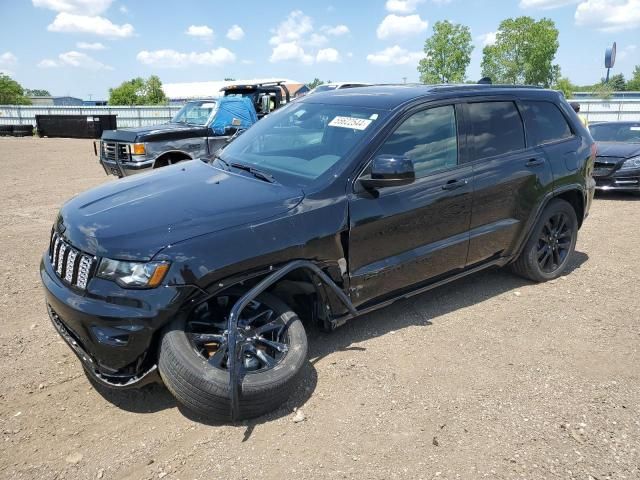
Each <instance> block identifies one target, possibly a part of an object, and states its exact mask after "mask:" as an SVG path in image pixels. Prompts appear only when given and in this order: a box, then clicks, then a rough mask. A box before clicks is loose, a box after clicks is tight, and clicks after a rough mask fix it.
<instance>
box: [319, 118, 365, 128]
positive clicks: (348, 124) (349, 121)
mask: <svg viewBox="0 0 640 480" xmlns="http://www.w3.org/2000/svg"><path fill="white" fill-rule="evenodd" d="M371 122H372V120H369V119H367V118H355V117H340V116H338V117H335V118H334V119H333V120H331V122H329V126H330V127H340V128H351V129H353V130H364V129H366V128H367V127H368V126H369V125H370V124H371Z"/></svg>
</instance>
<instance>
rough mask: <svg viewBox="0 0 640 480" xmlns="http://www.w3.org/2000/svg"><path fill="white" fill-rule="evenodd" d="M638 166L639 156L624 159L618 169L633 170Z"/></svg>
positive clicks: (639, 162)
mask: <svg viewBox="0 0 640 480" xmlns="http://www.w3.org/2000/svg"><path fill="white" fill-rule="evenodd" d="M636 168H640V156H637V157H632V158H629V159H627V160H625V161H624V163H623V164H622V166H621V167H620V170H633V169H636Z"/></svg>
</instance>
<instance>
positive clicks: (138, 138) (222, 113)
mask: <svg viewBox="0 0 640 480" xmlns="http://www.w3.org/2000/svg"><path fill="white" fill-rule="evenodd" d="M256 121H257V116H256V111H255V107H254V105H253V103H252V101H251V100H250V99H248V98H243V97H239V96H238V97H236V96H228V97H222V98H217V99H208V100H194V101H190V102H187V103H186V104H185V106H184V107H183V108H182V109H181V110H180V111H179V112H178V113H177V114H176V116H175V117H174V118H173V119H171V121H170V122H169V123H164V124H161V125H152V126H147V127H138V128H121V129H117V130H106V131H105V132H104V133H103V134H102V138H101V139H100V141H99V142H95V143H94V153H95V154H96V156H97V157H98V158H99V159H100V163H101V164H102V167H103V168H104V171H105V172H106V173H107V175H116V176H117V177H126V176H128V175H132V174H135V173H140V172H144V171H149V170H151V169H154V168H159V167H164V166H166V165H171V164H173V163H177V162H182V161H185V160H191V159H194V158H200V157H204V156H206V155H209V154H211V153H214V152H215V151H216V150H218V149H219V148H220V147H222V146H224V145H225V144H227V143H228V142H229V141H231V140H232V139H233V136H234V135H236V134H237V133H238V132H240V131H242V130H245V129H247V128H249V127H250V126H251V125H252V124H253V123H255V122H256Z"/></svg>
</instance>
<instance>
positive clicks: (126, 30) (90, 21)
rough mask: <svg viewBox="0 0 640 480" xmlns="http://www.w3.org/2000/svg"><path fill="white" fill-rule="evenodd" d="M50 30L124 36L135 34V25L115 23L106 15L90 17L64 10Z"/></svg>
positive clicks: (113, 36)
mask: <svg viewBox="0 0 640 480" xmlns="http://www.w3.org/2000/svg"><path fill="white" fill-rule="evenodd" d="M47 30H49V31H50V32H63V33H89V34H94V35H100V36H103V37H112V38H124V37H130V36H131V35H133V26H132V25H130V24H128V23H125V24H124V25H115V24H113V23H111V21H110V20H109V19H107V18H104V17H88V16H85V15H76V14H73V13H66V12H62V13H59V14H58V15H57V16H56V18H55V19H54V21H53V23H52V24H50V25H49V26H48V27H47Z"/></svg>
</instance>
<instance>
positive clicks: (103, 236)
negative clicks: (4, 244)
mask: <svg viewBox="0 0 640 480" xmlns="http://www.w3.org/2000/svg"><path fill="white" fill-rule="evenodd" d="M303 196H304V194H303V192H302V191H301V190H299V189H297V188H292V187H285V186H283V185H279V184H274V183H268V182H264V181H262V180H259V179H255V178H253V177H249V176H245V174H242V173H241V174H236V173H231V172H226V171H223V170H220V169H218V168H215V167H213V166H211V165H209V164H207V163H204V162H201V161H198V160H194V161H191V162H184V163H180V164H176V165H173V166H170V167H165V168H161V169H158V170H156V171H153V172H150V173H147V174H141V175H133V176H131V177H126V178H124V179H121V180H114V181H112V182H109V183H106V184H104V185H102V186H100V187H97V188H94V189H92V190H88V191H86V192H84V193H81V194H80V195H78V196H77V197H75V198H73V199H71V200H69V201H68V202H67V203H66V204H65V205H64V206H63V207H62V209H61V210H60V215H59V217H58V221H57V228H58V231H59V232H61V233H62V234H63V236H64V237H66V238H67V240H68V241H69V242H70V243H71V244H72V245H74V246H75V247H76V248H79V249H80V250H83V251H85V252H87V253H90V254H93V255H97V256H105V257H109V258H115V259H119V260H142V261H145V260H149V259H151V258H152V257H153V256H154V255H155V254H156V253H157V252H158V251H159V250H161V249H162V248H164V247H166V246H168V245H171V244H174V243H176V242H179V241H181V240H187V239H189V238H192V237H195V236H198V235H203V234H206V233H212V232H216V231H219V230H223V229H226V228H231V227H235V226H238V225H243V224H250V223H252V222H257V221H262V220H265V219H267V218H269V217H273V216H277V215H281V214H283V213H285V212H286V211H288V210H289V209H291V208H293V207H295V206H296V205H297V204H298V203H300V201H301V200H302V198H303Z"/></svg>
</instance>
